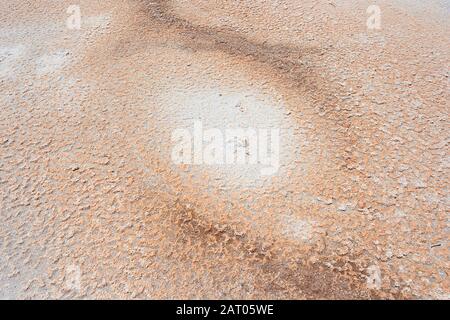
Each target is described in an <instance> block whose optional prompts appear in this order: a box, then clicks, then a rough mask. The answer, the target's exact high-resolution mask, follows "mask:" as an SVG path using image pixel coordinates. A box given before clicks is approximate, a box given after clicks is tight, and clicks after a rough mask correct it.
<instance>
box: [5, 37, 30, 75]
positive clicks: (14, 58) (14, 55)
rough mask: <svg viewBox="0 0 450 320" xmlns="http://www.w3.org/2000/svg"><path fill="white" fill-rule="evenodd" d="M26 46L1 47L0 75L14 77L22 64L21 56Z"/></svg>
mask: <svg viewBox="0 0 450 320" xmlns="http://www.w3.org/2000/svg"><path fill="white" fill-rule="evenodd" d="M24 52H25V46H23V45H17V46H1V47H0V77H2V78H3V77H5V78H13V77H15V74H16V73H17V71H18V70H17V68H18V67H19V66H20V58H21V57H22V56H23V55H24Z"/></svg>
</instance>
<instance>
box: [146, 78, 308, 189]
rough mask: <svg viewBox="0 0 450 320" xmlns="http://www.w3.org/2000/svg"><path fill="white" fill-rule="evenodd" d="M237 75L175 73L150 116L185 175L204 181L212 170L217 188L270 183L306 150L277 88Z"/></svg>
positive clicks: (176, 167)
mask: <svg viewBox="0 0 450 320" xmlns="http://www.w3.org/2000/svg"><path fill="white" fill-rule="evenodd" d="M228 79H230V78H228ZM235 79H239V80H236V81H232V83H230V81H222V79H221V78H220V76H218V77H211V76H203V77H201V78H198V79H195V81H193V79H192V78H182V77H180V78H171V81H169V82H168V83H167V84H166V85H165V86H164V90H161V92H160V93H159V94H158V97H157V101H158V105H159V106H160V110H158V111H157V112H152V113H151V115H150V117H151V118H152V119H153V121H154V123H153V125H154V126H155V127H156V130H161V131H162V132H163V136H165V141H167V144H166V148H165V149H166V150H165V152H163V154H164V155H165V156H166V157H167V160H168V161H170V163H171V168H172V169H173V170H174V171H175V172H177V173H179V174H180V175H181V176H182V177H184V178H186V179H194V180H195V179H198V181H199V182H200V183H201V182H202V179H203V178H204V174H206V175H207V176H208V177H209V178H211V179H212V180H213V186H214V187H215V188H217V187H218V186H219V187H232V188H240V187H251V186H254V187H261V186H264V185H270V182H271V180H272V179H273V178H274V177H279V176H281V175H283V174H284V173H285V169H286V165H288V164H289V163H291V162H292V161H294V160H295V159H296V158H298V157H299V156H300V152H301V150H300V146H301V139H302V137H301V131H299V130H297V131H296V130H294V126H295V125H294V122H293V121H292V120H291V119H290V112H289V111H288V110H287V109H286V107H285V105H284V102H283V99H282V97H281V96H279V95H278V94H277V93H276V92H274V90H273V89H271V88H267V87H265V88H263V87H262V86H260V85H259V84H255V83H252V82H250V81H246V79H245V77H242V76H236V77H235ZM229 148H231V151H230V150H229ZM230 155H231V158H230ZM216 156H217V157H216ZM239 156H241V157H242V156H244V157H245V160H242V159H243V158H241V159H240V160H239ZM177 157H178V158H177ZM180 159H181V160H180ZM210 183H211V181H209V184H210Z"/></svg>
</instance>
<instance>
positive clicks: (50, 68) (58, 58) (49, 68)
mask: <svg viewBox="0 0 450 320" xmlns="http://www.w3.org/2000/svg"><path fill="white" fill-rule="evenodd" d="M69 54H70V52H69V51H67V50H59V51H56V52H54V53H52V54H45V55H43V56H41V57H39V58H38V59H37V61H36V73H37V74H38V75H44V74H49V73H53V72H56V71H58V70H60V69H61V68H63V67H64V65H65V64H66V63H67V61H68V57H69Z"/></svg>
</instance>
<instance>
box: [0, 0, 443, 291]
mask: <svg viewBox="0 0 450 320" xmlns="http://www.w3.org/2000/svg"><path fill="white" fill-rule="evenodd" d="M76 2H77V3H78V4H79V6H80V9H81V17H82V23H81V29H80V30H70V29H68V28H67V27H66V19H67V18H68V16H69V14H68V13H67V8H68V7H69V5H72V4H73V3H72V2H68V1H51V0H46V1H44V0H36V1H32V2H31V1H22V0H20V1H17V0H15V1H13V0H3V1H1V3H0V92H1V94H0V298H6V299H9V298H27V299H37V298H69V299H86V298H94V299H100V298H140V299H142V298H143V299H157V298H162V299H174V298H179V299H183V298H191V299H202V298H203V299H205V298H208V299H221V298H222V299H223V298H234V299H250V298H255V299H258V298H259V299H379V298H382V299H385V298H388V299H411V298H437V299H448V298H449V297H450V288H449V278H448V274H449V272H450V269H449V258H448V257H449V250H448V239H449V224H448V221H449V220H448V218H449V216H448V207H449V206H448V199H449V196H448V181H449V176H448V170H449V169H448V166H449V165H448V163H449V158H448V155H449V149H448V136H449V121H448V114H449V112H448V110H449V103H448V101H449V79H448V76H449V71H448V66H449V62H450V61H449V60H450V59H449V54H450V49H449V48H450V43H449V39H450V29H449V24H448V19H446V18H447V17H448V13H449V5H448V2H446V1H440V0H433V1H429V2H427V4H423V3H422V2H419V1H412V0H411V1H407V0H402V1H386V0H383V1H377V5H379V7H380V8H381V13H382V24H381V29H380V30H368V28H367V26H366V20H367V13H366V9H367V7H368V6H369V5H371V4H372V3H371V2H370V1H356V0H345V1H333V0H331V1H329V0H327V1H316V0H315V1H312V0H308V1H294V0H292V1H291V0H289V1H276V0H268V1H239V2H237V1H207V0H192V1H175V0H174V1H144V0H121V1H118V0H117V1H116V0H111V1H100V0H97V1H94V0H89V1H88V0H78V1H76ZM196 119H202V121H203V123H204V125H205V126H206V127H220V126H224V127H228V126H231V127H233V126H245V125H253V126H255V127H257V126H263V127H278V128H280V131H281V134H280V145H281V161H280V168H279V170H278V172H277V173H276V174H274V175H272V176H266V177H261V176H260V175H258V174H256V173H255V172H253V171H251V170H248V169H246V168H245V167H230V168H227V169H226V170H225V169H223V168H220V167H207V166H190V165H175V164H174V163H173V162H172V160H171V150H172V144H171V143H172V142H171V133H172V131H173V129H174V128H178V127H192V125H193V123H194V121H195V120H196ZM74 275H76V276H77V277H76V279H75V280H74ZM73 281H75V282H78V283H77V285H75V286H74V285H73V284H74V282H73Z"/></svg>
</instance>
